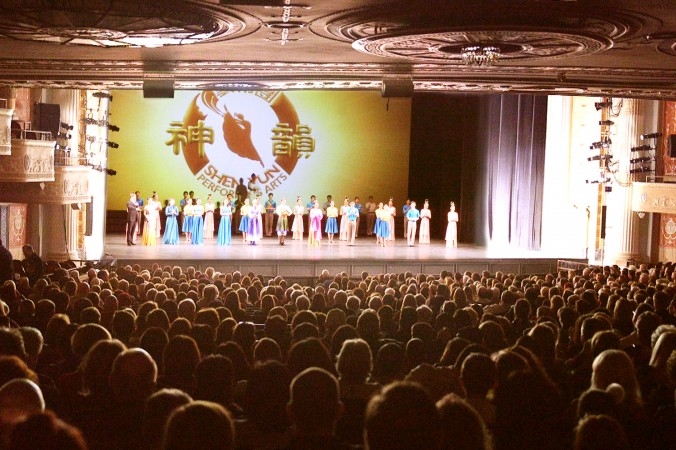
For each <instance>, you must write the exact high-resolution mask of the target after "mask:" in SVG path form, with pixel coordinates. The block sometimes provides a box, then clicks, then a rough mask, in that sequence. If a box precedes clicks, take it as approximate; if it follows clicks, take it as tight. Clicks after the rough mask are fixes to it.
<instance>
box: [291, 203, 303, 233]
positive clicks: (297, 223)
mask: <svg viewBox="0 0 676 450" xmlns="http://www.w3.org/2000/svg"><path fill="white" fill-rule="evenodd" d="M303 214H305V207H304V206H303V202H302V201H301V199H300V197H298V198H296V206H294V207H293V225H292V226H291V231H293V239H294V240H301V241H302V240H303V231H305V230H304V229H303Z"/></svg>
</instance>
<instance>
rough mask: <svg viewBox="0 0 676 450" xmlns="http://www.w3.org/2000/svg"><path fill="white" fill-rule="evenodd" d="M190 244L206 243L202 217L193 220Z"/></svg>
mask: <svg viewBox="0 0 676 450" xmlns="http://www.w3.org/2000/svg"><path fill="white" fill-rule="evenodd" d="M190 243H191V244H195V245H197V244H202V243H204V218H203V217H202V216H195V217H193V218H192V234H191V235H190Z"/></svg>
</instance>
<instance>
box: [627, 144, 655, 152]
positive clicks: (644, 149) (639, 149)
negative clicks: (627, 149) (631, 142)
mask: <svg viewBox="0 0 676 450" xmlns="http://www.w3.org/2000/svg"><path fill="white" fill-rule="evenodd" d="M652 149H653V148H652V147H651V146H649V145H639V146H638V147H632V148H631V151H632V152H647V151H648V150H652Z"/></svg>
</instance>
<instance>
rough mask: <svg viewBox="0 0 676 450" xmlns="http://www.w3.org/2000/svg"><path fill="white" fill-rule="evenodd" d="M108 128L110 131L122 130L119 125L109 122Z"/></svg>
mask: <svg viewBox="0 0 676 450" xmlns="http://www.w3.org/2000/svg"><path fill="white" fill-rule="evenodd" d="M108 130H110V131H120V127H118V126H117V125H111V124H108Z"/></svg>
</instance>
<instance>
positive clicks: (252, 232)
mask: <svg viewBox="0 0 676 450" xmlns="http://www.w3.org/2000/svg"><path fill="white" fill-rule="evenodd" d="M262 236H263V229H262V227H261V217H260V216H254V217H249V228H248V229H247V230H246V240H247V241H251V242H257V241H260V240H261V237H262Z"/></svg>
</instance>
